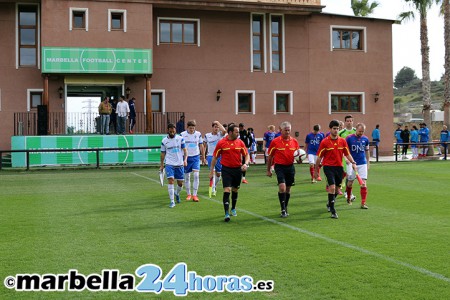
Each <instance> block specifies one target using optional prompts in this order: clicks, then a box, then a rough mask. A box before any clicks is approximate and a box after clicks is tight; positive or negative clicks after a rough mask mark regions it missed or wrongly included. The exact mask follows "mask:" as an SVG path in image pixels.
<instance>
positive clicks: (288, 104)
mask: <svg viewBox="0 0 450 300" xmlns="http://www.w3.org/2000/svg"><path fill="white" fill-rule="evenodd" d="M293 103H294V101H293V92H292V91H275V92H274V93H273V111H274V114H280V113H288V114H291V115H292V114H293V107H292V106H293Z"/></svg>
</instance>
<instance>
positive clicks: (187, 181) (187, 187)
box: [184, 173, 191, 195]
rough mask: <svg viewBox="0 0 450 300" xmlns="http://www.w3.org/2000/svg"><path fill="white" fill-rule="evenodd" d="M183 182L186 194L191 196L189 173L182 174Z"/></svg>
mask: <svg viewBox="0 0 450 300" xmlns="http://www.w3.org/2000/svg"><path fill="white" fill-rule="evenodd" d="M184 182H186V184H185V186H186V194H188V195H190V194H191V173H186V174H184Z"/></svg>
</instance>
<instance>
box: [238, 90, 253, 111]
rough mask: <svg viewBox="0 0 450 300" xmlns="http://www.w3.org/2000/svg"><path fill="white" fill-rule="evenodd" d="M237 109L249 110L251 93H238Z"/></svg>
mask: <svg viewBox="0 0 450 300" xmlns="http://www.w3.org/2000/svg"><path fill="white" fill-rule="evenodd" d="M238 111H239V112H251V95H250V94H239V96H238Z"/></svg>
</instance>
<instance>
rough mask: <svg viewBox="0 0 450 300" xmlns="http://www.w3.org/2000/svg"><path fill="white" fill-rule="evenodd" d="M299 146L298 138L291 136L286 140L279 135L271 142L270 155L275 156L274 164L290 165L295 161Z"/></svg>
mask: <svg viewBox="0 0 450 300" xmlns="http://www.w3.org/2000/svg"><path fill="white" fill-rule="evenodd" d="M299 148H300V147H299V145H298V142H297V140H296V139H294V138H292V137H289V139H287V140H284V139H283V137H282V136H279V137H277V138H275V139H273V140H272V142H270V147H269V155H270V156H272V157H273V163H274V164H276V165H285V166H290V165H292V164H293V163H294V152H295V150H297V149H299Z"/></svg>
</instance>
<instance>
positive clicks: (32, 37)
mask: <svg viewBox="0 0 450 300" xmlns="http://www.w3.org/2000/svg"><path fill="white" fill-rule="evenodd" d="M20 44H21V45H36V30H35V29H20Z"/></svg>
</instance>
